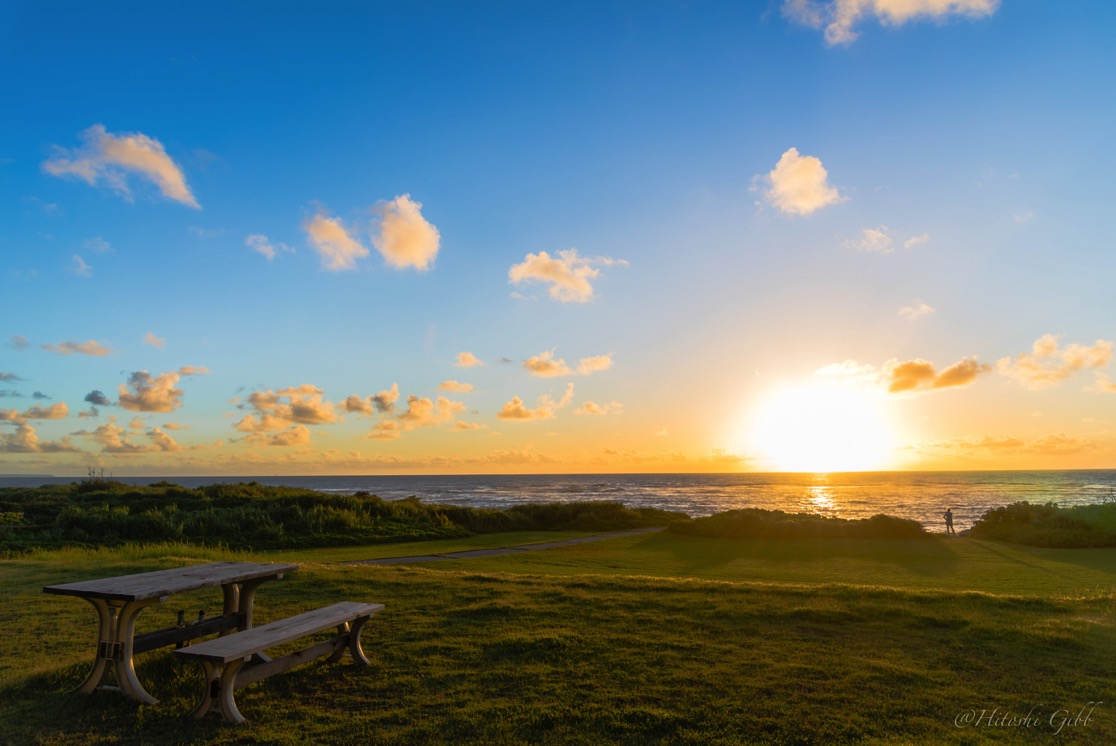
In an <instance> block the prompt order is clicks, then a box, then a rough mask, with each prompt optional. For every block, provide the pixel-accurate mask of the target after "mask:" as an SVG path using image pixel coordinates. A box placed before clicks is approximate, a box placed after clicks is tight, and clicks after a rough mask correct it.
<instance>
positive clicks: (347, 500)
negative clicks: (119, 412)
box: [0, 479, 686, 552]
mask: <svg viewBox="0 0 1116 746" xmlns="http://www.w3.org/2000/svg"><path fill="white" fill-rule="evenodd" d="M685 519H686V517H685V516H684V515H681V514H676V513H668V512H665V511H658V510H647V509H641V510H631V509H629V508H625V507H624V506H623V505H620V504H619V503H602V502H582V503H566V504H547V505H520V506H516V507H513V508H510V509H507V510H494V509H477V508H462V507H452V506H444V505H431V504H426V503H422V502H421V501H419V500H418V499H416V498H413V497H412V498H407V499H405V500H394V501H387V500H381V499H380V498H379V497H376V496H375V495H369V494H367V493H358V494H355V495H331V494H326V493H321V492H315V491H312V490H305V489H296V488H291V487H267V486H264V485H261V484H258V483H255V482H249V483H241V484H212V485H208V486H205V487H199V488H197V489H190V488H186V487H181V486H178V485H175V484H170V483H168V482H159V483H157V484H153V485H151V486H147V487H137V486H131V485H126V484H122V483H120V482H114V481H111V480H103V479H91V480H87V481H84V482H78V483H73V484H70V485H62V486H49V487H40V488H36V489H24V488H8V489H0V550H2V551H9V552H12V551H17V552H18V551H24V550H28V549H32V548H35V547H45V548H54V547H63V546H120V545H123V544H126V543H156V542H185V543H188V544H197V545H205V546H228V547H232V548H236V549H254V550H261V549H291V548H310V547H326V546H351V545H362V544H373V543H385V542H395V541H417V540H423V539H449V538H457V537H463V536H470V535H473V534H477V533H497V532H505V531H540V530H543V531H545V530H554V531H560V530H565V531H612V530H621V529H628V528H637V527H642V526H655V525H658V526H661V525H665V524H667V523H669V522H671V521H675V520H685Z"/></svg>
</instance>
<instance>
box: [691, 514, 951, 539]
mask: <svg viewBox="0 0 1116 746" xmlns="http://www.w3.org/2000/svg"><path fill="white" fill-rule="evenodd" d="M670 530H671V531H674V532H676V533H680V534H686V535H689V536H710V537H720V538H726V539H928V538H931V535H930V534H929V533H927V532H926V530H925V529H924V528H923V527H922V524H920V523H919V522H918V521H914V520H910V519H907V518H894V517H892V516H887V515H874V516H872V517H871V518H861V519H853V520H850V519H847V518H836V517H833V516H821V515H815V514H810V513H785V512H783V511H782V510H762V509H758V508H746V509H742V510H728V511H725V512H723V513H717V514H715V515H711V516H706V517H704V518H696V519H694V520H692V521H686V522H678V523H673V524H671V526H670Z"/></svg>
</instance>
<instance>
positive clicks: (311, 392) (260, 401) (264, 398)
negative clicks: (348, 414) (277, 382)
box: [233, 384, 339, 445]
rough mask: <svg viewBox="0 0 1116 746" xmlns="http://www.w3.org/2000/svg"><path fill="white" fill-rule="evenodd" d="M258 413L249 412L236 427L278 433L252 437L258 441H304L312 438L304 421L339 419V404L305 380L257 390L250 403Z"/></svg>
mask: <svg viewBox="0 0 1116 746" xmlns="http://www.w3.org/2000/svg"><path fill="white" fill-rule="evenodd" d="M246 406H248V407H251V408H252V409H253V410H255V413H254V414H249V415H245V416H244V417H243V418H241V419H240V420H239V421H238V422H236V423H234V424H233V427H234V428H235V429H237V430H239V431H240V432H243V433H251V434H252V435H253V436H260V435H262V434H264V433H278V435H276V436H275V437H268V438H263V437H251V436H250V437H249V439H248V440H249V442H250V443H253V444H256V445H302V444H304V443H309V442H310V434H309V431H306V433H305V435H304V434H303V430H305V428H304V427H296V425H298V426H302V425H326V424H331V423H334V422H337V420H338V414H337V410H338V409H339V407H338V406H337V405H335V404H333V403H331V402H329V401H326V400H324V399H323V392H322V390H321V389H319V388H318V387H317V386H312V385H310V384H303V385H301V386H292V387H288V388H285V389H279V390H278V391H272V390H271V389H267V390H265V391H253V392H252V393H251V394H250V395H249V396H248V403H247V405H241V408H244V407H246Z"/></svg>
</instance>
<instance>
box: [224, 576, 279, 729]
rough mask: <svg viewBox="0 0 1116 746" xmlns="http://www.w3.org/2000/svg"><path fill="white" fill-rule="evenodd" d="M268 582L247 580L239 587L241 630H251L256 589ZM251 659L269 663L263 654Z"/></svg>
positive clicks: (268, 659)
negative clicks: (241, 615)
mask: <svg viewBox="0 0 1116 746" xmlns="http://www.w3.org/2000/svg"><path fill="white" fill-rule="evenodd" d="M268 580H271V578H257V579H256V580H248V581H246V582H244V583H242V584H241V585H240V598H239V603H238V606H237V611H238V612H240V613H241V614H243V617H242V619H243V622H242V624H243V625H244V626H243V627H241V629H251V628H252V606H253V602H254V601H255V598H256V589H257V588H259V587H260V585H261V584H262V583H264V582H266V581H268ZM252 657H253V658H254V659H255V660H256V661H257V662H259V663H270V662H271V658H270V657H269V656H267V655H266V654H265V653H255V654H254V655H253V656H252ZM235 707H236V706H235V705H233V708H234V709H235Z"/></svg>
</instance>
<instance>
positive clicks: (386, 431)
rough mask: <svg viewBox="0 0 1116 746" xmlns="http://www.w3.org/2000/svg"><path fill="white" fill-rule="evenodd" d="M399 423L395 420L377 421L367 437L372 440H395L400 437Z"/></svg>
mask: <svg viewBox="0 0 1116 746" xmlns="http://www.w3.org/2000/svg"><path fill="white" fill-rule="evenodd" d="M399 430H400V428H399V423H398V422H396V421H395V420H384V421H383V422H377V423H376V424H375V425H373V426H372V429H371V430H370V431H369V432H368V435H367V436H365V437H367V438H371V439H372V440H395V439H396V438H398V437H399Z"/></svg>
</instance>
